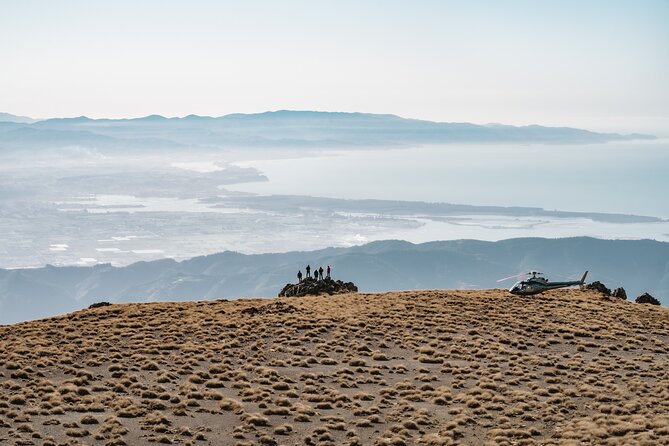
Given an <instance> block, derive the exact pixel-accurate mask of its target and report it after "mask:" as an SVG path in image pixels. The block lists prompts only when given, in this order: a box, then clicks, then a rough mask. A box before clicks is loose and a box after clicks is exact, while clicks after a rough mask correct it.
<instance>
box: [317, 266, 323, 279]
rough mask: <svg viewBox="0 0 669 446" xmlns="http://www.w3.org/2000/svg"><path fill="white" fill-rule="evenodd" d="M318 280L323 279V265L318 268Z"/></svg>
mask: <svg viewBox="0 0 669 446" xmlns="http://www.w3.org/2000/svg"><path fill="white" fill-rule="evenodd" d="M318 280H323V267H322V266H321V267H320V268H318Z"/></svg>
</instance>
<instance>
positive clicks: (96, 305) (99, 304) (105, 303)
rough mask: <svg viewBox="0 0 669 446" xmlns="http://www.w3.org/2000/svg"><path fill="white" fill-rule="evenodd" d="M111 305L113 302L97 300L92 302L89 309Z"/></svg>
mask: <svg viewBox="0 0 669 446" xmlns="http://www.w3.org/2000/svg"><path fill="white" fill-rule="evenodd" d="M110 305H111V303H109V302H96V303H94V304H91V305H90V306H89V307H88V309H89V310H90V309H93V308H100V307H108V306H110Z"/></svg>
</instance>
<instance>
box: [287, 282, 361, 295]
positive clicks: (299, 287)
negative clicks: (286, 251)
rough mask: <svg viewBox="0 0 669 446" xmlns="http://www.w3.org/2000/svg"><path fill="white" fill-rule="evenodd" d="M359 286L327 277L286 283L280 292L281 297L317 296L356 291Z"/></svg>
mask: <svg viewBox="0 0 669 446" xmlns="http://www.w3.org/2000/svg"><path fill="white" fill-rule="evenodd" d="M356 292H358V287H357V286H355V284H354V283H353V282H342V281H341V280H336V281H335V280H332V279H328V278H325V279H323V280H316V279H312V278H307V279H304V280H303V281H302V282H300V283H296V284H292V283H289V284H286V286H284V287H283V288H282V289H281V291H280V292H279V297H295V296H317V295H319V294H340V293H356Z"/></svg>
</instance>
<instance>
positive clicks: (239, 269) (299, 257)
mask: <svg viewBox="0 0 669 446" xmlns="http://www.w3.org/2000/svg"><path fill="white" fill-rule="evenodd" d="M307 264H310V265H311V266H312V268H315V267H317V266H321V265H322V266H323V267H325V266H326V265H330V266H331V267H332V268H333V277H334V278H335V279H343V280H346V281H353V282H355V283H356V284H357V285H358V286H359V288H360V290H361V291H389V290H408V289H434V288H441V289H445V288H471V289H478V288H499V287H508V286H510V285H511V283H506V282H505V283H498V282H497V281H496V280H497V279H499V278H500V277H505V276H509V275H511V274H515V273H518V272H521V271H527V270H530V269H536V268H541V270H542V271H545V272H546V273H547V276H548V277H549V278H550V279H552V280H564V279H565V278H568V277H569V278H579V277H580V276H581V275H582V273H583V271H584V270H586V269H588V270H590V274H589V276H588V279H589V280H600V281H602V282H604V283H605V284H607V285H608V286H609V287H611V288H613V287H618V286H624V287H625V288H626V290H627V292H628V295H629V296H630V298H631V299H633V298H634V297H636V296H637V295H639V294H641V293H642V292H645V291H648V292H650V293H651V294H653V295H654V296H655V297H657V298H658V299H660V300H661V301H662V303H663V305H667V304H669V243H663V242H656V241H651V240H600V239H593V238H588V237H579V238H565V239H542V238H519V239H510V240H504V241H499V242H482V241H476V240H457V241H444V242H431V243H425V244H419V245H414V244H411V243H408V242H403V241H383V242H374V243H370V244H367V245H363V246H357V247H352V248H328V249H324V250H319V251H312V252H289V253H281V254H259V255H244V254H239V253H235V252H223V253H220V254H214V255H209V256H202V257H195V258H192V259H189V260H185V261H182V262H176V261H174V260H169V259H168V260H157V261H153V262H138V263H135V264H132V265H129V266H127V267H122V268H116V267H113V266H111V265H97V266H93V267H54V266H46V267H44V268H35V269H15V270H2V269H0V323H12V322H16V321H21V320H29V319H35V318H40V317H45V316H50V315H56V314H61V313H64V312H68V311H73V310H77V309H80V308H82V307H86V306H88V305H90V304H92V303H95V302H99V301H111V302H130V301H134V302H138V301H158V300H200V299H215V298H238V297H252V296H255V297H263V296H266V297H269V296H276V294H277V293H278V292H279V290H280V289H281V288H282V287H283V285H285V284H286V283H287V282H294V281H295V275H296V274H297V271H298V269H302V271H303V272H304V267H305V266H306V265H307Z"/></svg>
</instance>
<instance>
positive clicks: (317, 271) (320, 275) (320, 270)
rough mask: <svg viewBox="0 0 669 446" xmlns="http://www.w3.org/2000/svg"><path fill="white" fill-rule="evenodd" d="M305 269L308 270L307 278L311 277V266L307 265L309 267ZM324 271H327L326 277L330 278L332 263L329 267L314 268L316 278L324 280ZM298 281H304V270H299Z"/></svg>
mask: <svg viewBox="0 0 669 446" xmlns="http://www.w3.org/2000/svg"><path fill="white" fill-rule="evenodd" d="M304 269H305V271H306V272H307V276H306V277H305V279H309V278H311V266H309V265H307V267H306V268H304ZM323 271H325V273H326V276H325V278H327V279H329V278H330V265H328V267H327V268H326V269H325V270H323V267H322V266H321V267H320V268H318V269H314V279H316V280H323ZM297 282H298V283H299V282H302V270H299V271H298V272H297Z"/></svg>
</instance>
